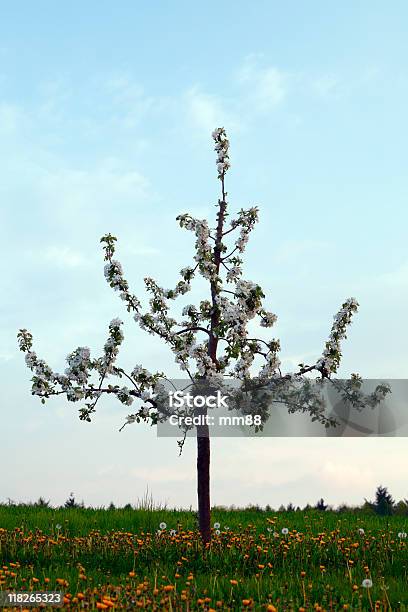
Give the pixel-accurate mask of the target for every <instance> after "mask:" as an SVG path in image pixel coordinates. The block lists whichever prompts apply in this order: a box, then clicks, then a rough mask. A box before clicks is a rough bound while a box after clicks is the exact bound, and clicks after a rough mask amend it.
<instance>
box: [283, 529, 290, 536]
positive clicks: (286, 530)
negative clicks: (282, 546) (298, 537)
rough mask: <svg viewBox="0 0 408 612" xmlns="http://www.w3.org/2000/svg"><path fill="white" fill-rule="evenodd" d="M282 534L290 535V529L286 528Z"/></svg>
mask: <svg viewBox="0 0 408 612" xmlns="http://www.w3.org/2000/svg"><path fill="white" fill-rule="evenodd" d="M282 533H283V535H288V533H289V529H288V528H287V527H284V528H283V529H282Z"/></svg>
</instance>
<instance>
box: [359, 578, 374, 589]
mask: <svg viewBox="0 0 408 612" xmlns="http://www.w3.org/2000/svg"><path fill="white" fill-rule="evenodd" d="M361 586H362V587H364V588H365V589H371V587H372V586H373V581H372V580H370V578H364V580H363V582H362V583H361Z"/></svg>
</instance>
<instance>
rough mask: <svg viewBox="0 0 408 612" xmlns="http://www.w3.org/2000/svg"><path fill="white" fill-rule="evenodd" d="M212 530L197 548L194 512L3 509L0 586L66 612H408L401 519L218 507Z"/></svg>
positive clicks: (407, 546)
mask: <svg viewBox="0 0 408 612" xmlns="http://www.w3.org/2000/svg"><path fill="white" fill-rule="evenodd" d="M213 523H214V524H215V527H214V530H213V532H214V533H213V541H212V544H211V545H210V546H209V547H208V548H207V549H204V550H203V547H202V544H201V542H200V539H199V536H198V533H197V520H196V515H195V513H194V512H189V511H178V510H167V509H160V508H159V509H154V508H139V509H136V510H135V509H132V508H127V509H90V508H82V507H74V508H60V509H54V508H49V507H41V506H35V505H0V555H1V563H0V568H1V569H0V590H26V589H28V590H35V591H41V590H61V591H63V592H64V593H65V599H64V609H67V610H77V609H87V610H96V609H106V610H107V609H110V608H112V609H127V610H133V609H145V610H169V611H176V610H186V611H187V610H207V611H209V610H245V609H249V610H269V611H270V612H273V611H274V610H278V611H279V612H283V611H292V610H294V611H300V612H302V611H304V610H321V611H322V610H333V611H337V610H394V611H397V610H408V538H405V536H404V534H405V532H406V531H408V517H407V516H389V517H383V516H378V515H376V514H374V513H369V512H334V511H329V510H328V511H318V510H315V509H311V510H308V511H292V512H286V511H285V512H276V511H271V512H266V511H263V510H223V509H214V511H213ZM160 525H161V527H160ZM364 585H366V586H364ZM30 609H33V608H30Z"/></svg>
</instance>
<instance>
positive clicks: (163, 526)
mask: <svg viewBox="0 0 408 612" xmlns="http://www.w3.org/2000/svg"><path fill="white" fill-rule="evenodd" d="M159 527H160V529H161V530H163V529H166V527H167V524H166V523H160V525H159Z"/></svg>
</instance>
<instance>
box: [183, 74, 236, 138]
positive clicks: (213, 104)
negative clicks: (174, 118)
mask: <svg viewBox="0 0 408 612" xmlns="http://www.w3.org/2000/svg"><path fill="white" fill-rule="evenodd" d="M185 102H186V105H187V113H188V118H189V120H190V121H191V122H192V123H193V124H194V126H195V127H196V129H197V128H198V129H199V130H200V131H201V132H203V133H205V134H206V136H207V137H208V134H211V132H212V131H213V129H214V128H215V127H217V126H219V125H228V126H229V128H230V129H231V126H234V125H235V123H236V121H235V119H234V118H233V116H232V115H231V112H230V111H228V112H227V111H226V110H225V107H224V105H223V102H222V101H221V99H220V98H219V97H218V96H217V95H214V94H208V93H205V92H203V91H201V90H200V88H199V86H198V85H194V86H193V87H191V88H190V89H189V90H188V91H187V92H186V94H185Z"/></svg>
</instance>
